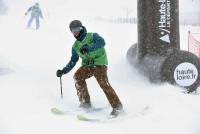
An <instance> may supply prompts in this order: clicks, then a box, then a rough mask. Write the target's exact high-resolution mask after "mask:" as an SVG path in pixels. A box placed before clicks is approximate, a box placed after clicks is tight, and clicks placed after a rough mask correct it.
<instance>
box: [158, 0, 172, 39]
mask: <svg viewBox="0 0 200 134" xmlns="http://www.w3.org/2000/svg"><path fill="white" fill-rule="evenodd" d="M158 2H159V4H160V9H159V12H160V19H159V22H158V24H159V25H158V27H159V30H160V40H162V41H164V42H167V43H170V31H169V29H170V27H171V24H170V23H171V22H170V20H171V13H170V9H171V5H170V0H158Z"/></svg>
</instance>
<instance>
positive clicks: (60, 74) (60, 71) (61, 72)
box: [56, 70, 64, 77]
mask: <svg viewBox="0 0 200 134" xmlns="http://www.w3.org/2000/svg"><path fill="white" fill-rule="evenodd" d="M63 74H64V72H63V70H57V72H56V76H57V77H61V76H62V75H63Z"/></svg>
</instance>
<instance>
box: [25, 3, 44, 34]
mask: <svg viewBox="0 0 200 134" xmlns="http://www.w3.org/2000/svg"><path fill="white" fill-rule="evenodd" d="M29 12H31V17H30V19H29V21H28V24H27V28H30V27H31V24H32V21H33V20H34V19H35V23H36V30H37V29H39V28H40V19H39V18H41V19H43V15H42V11H41V9H40V7H39V3H35V4H34V5H33V6H31V7H30V8H28V10H27V11H26V13H25V15H27V14H28V13H29Z"/></svg>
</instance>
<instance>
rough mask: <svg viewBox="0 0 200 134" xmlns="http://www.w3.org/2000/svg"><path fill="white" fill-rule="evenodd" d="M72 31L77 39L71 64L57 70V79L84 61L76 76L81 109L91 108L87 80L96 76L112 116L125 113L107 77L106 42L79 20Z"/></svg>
mask: <svg viewBox="0 0 200 134" xmlns="http://www.w3.org/2000/svg"><path fill="white" fill-rule="evenodd" d="M69 28H70V31H71V32H72V33H73V35H74V37H75V38H76V41H75V43H74V44H73V46H72V56H71V60H70V61H69V63H68V64H67V65H66V66H65V67H64V68H63V69H62V70H57V77H61V76H62V75H64V74H66V73H68V72H69V71H70V70H71V69H72V68H73V67H74V66H75V65H76V63H77V61H78V60H79V58H81V59H82V66H81V67H80V68H79V69H78V70H77V71H76V73H75V75H74V80H75V87H76V90H77V95H78V97H79V101H80V107H82V108H90V107H91V101H90V95H89V92H88V88H87V84H86V79H88V78H90V77H92V76H94V77H95V78H96V80H97V82H98V84H99V85H100V87H101V88H102V89H103V91H104V93H105V95H106V97H107V99H108V101H109V103H110V105H111V106H112V108H113V110H112V112H111V115H114V116H115V115H117V114H119V113H120V112H121V111H123V106H122V103H121V101H120V100H119V98H118V96H117V94H116V92H115V91H114V89H113V88H112V86H111V85H110V83H109V81H108V76H107V65H108V60H107V55H106V50H105V48H104V46H105V41H104V39H103V38H102V37H101V36H100V35H99V34H98V33H88V32H87V30H86V28H85V27H84V26H83V25H82V23H81V22H80V21H79V20H73V21H72V22H71V23H70V25H69Z"/></svg>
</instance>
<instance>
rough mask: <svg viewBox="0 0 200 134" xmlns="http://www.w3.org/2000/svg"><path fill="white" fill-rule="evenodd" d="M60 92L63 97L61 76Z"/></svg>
mask: <svg viewBox="0 0 200 134" xmlns="http://www.w3.org/2000/svg"><path fill="white" fill-rule="evenodd" d="M60 93H61V99H63V91H62V78H61V77H60Z"/></svg>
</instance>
